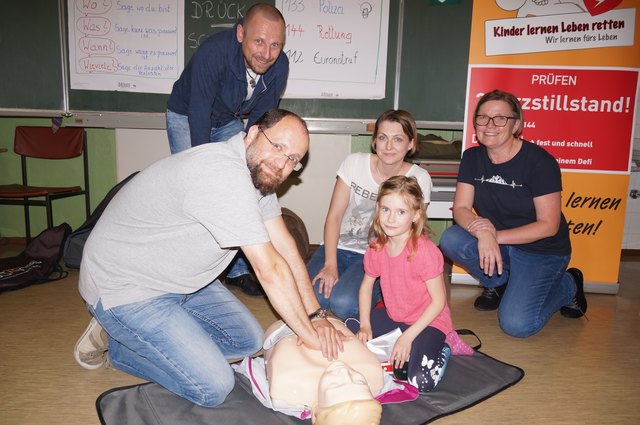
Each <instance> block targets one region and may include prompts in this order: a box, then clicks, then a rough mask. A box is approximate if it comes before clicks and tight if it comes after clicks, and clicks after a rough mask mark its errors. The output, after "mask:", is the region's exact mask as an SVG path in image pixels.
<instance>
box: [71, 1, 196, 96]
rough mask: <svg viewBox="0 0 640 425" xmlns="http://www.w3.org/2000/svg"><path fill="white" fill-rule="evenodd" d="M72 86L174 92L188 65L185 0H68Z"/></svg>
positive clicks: (109, 89) (86, 88) (85, 88)
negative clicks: (186, 59)
mask: <svg viewBox="0 0 640 425" xmlns="http://www.w3.org/2000/svg"><path fill="white" fill-rule="evenodd" d="M67 10H68V16H67V21H68V34H69V80H70V86H71V88H72V89H80V90H103V91H125V92H138V93H171V88H172V86H173V83H174V81H175V80H177V79H178V77H179V76H180V73H181V72H182V69H183V68H184V47H183V46H184V0H144V1H143V0H118V1H115V0H68V4H67Z"/></svg>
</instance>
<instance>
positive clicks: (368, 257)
mask: <svg viewBox="0 0 640 425" xmlns="http://www.w3.org/2000/svg"><path fill="white" fill-rule="evenodd" d="M410 245H411V244H410V243H408V244H407V246H405V248H404V249H403V250H402V252H401V253H400V254H398V255H397V256H395V257H390V256H389V254H388V253H387V250H386V248H385V247H382V248H381V249H379V250H374V249H373V248H371V247H369V248H367V251H366V253H365V255H364V271H365V273H366V274H367V276H370V277H374V278H377V277H379V278H380V287H381V289H382V296H383V298H384V305H385V307H386V308H387V313H388V314H389V317H390V318H391V319H392V320H394V321H396V322H402V323H406V324H408V325H412V324H414V323H415V322H416V320H418V318H419V317H420V315H422V313H423V312H424V310H425V309H426V308H427V307H428V306H429V305H430V304H431V294H429V291H428V289H427V283H426V282H427V280H429V279H433V278H434V277H437V276H438V275H439V274H442V271H443V266H444V260H443V258H442V253H441V252H440V250H439V249H438V247H437V246H436V245H435V244H434V243H433V242H432V241H431V240H430V239H429V238H427V237H426V236H421V237H420V238H419V239H418V249H417V251H416V253H415V255H414V256H413V257H412V258H409V254H410ZM430 326H433V327H435V328H437V329H440V330H441V331H442V332H444V334H445V335H446V334H448V333H449V332H451V331H452V330H453V325H452V323H451V312H450V310H449V305H448V304H447V303H446V300H445V306H444V308H443V309H442V311H441V312H440V314H439V315H438V316H437V317H436V318H435V319H434V320H433V321H432V322H431V324H430Z"/></svg>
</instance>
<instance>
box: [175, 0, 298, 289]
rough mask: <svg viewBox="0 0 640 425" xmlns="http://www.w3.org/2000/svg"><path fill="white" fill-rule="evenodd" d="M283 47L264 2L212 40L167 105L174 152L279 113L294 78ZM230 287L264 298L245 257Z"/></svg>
mask: <svg viewBox="0 0 640 425" xmlns="http://www.w3.org/2000/svg"><path fill="white" fill-rule="evenodd" d="M284 42H285V22H284V18H283V17H282V14H281V13H280V11H279V10H278V9H276V8H275V7H274V6H273V5H270V4H265V3H258V4H255V5H253V6H252V7H250V8H249V9H248V10H247V13H246V15H245V17H244V18H243V19H242V20H240V21H239V22H238V23H236V25H235V26H234V27H233V28H231V29H228V30H226V31H223V32H220V33H217V34H214V35H212V36H210V37H209V38H207V39H206V40H205V41H204V42H203V43H202V44H201V45H200V46H199V47H198V50H196V52H195V53H194V55H193V57H192V58H191V60H189V62H188V63H187V65H186V67H185V69H184V71H183V72H182V74H181V75H180V78H179V79H178V80H177V81H176V82H175V83H174V85H173V90H172V92H171V96H170V97H169V101H168V103H167V115H166V117H167V135H168V137H169V147H170V148H171V153H172V154H175V153H178V152H181V151H183V150H185V149H188V148H190V147H193V146H198V145H201V144H203V143H211V142H223V141H226V140H229V139H230V138H231V137H232V136H234V135H236V134H237V133H239V132H240V131H242V130H245V128H246V130H245V131H248V129H249V128H250V127H251V126H252V125H253V124H255V122H256V121H257V120H258V118H260V117H261V116H262V115H263V114H264V113H265V112H266V111H268V110H269V109H272V108H276V107H277V106H278V103H279V102H280V97H281V96H282V94H283V92H284V89H285V86H286V84H287V77H288V75H289V60H288V59H287V56H286V55H285V54H284V53H283V52H282V48H283V47H284ZM243 118H246V119H247V125H246V127H245V125H244V123H243V121H242V119H243ZM225 283H227V284H229V285H233V286H237V287H239V288H241V289H242V290H243V291H244V292H245V293H246V294H248V295H264V292H263V291H262V288H261V287H260V285H259V284H258V283H257V282H255V281H254V280H253V278H252V277H251V274H250V273H249V267H248V266H247V263H246V261H245V259H244V257H243V256H242V255H240V256H238V258H237V259H236V260H235V261H234V262H233V264H232V266H231V268H230V270H229V271H228V272H227V274H226V278H225Z"/></svg>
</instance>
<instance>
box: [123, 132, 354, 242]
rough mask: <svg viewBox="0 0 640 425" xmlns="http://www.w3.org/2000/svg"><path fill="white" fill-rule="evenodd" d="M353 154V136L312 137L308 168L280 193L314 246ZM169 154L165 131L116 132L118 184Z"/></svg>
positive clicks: (320, 234)
mask: <svg viewBox="0 0 640 425" xmlns="http://www.w3.org/2000/svg"><path fill="white" fill-rule="evenodd" d="M350 152H351V137H350V136H347V135H326V134H312V135H311V144H310V146H309V153H308V155H307V158H306V159H305V160H304V161H303V163H304V168H303V169H302V171H301V172H299V173H292V175H291V176H290V177H289V179H288V180H287V182H286V183H285V184H284V186H283V187H282V188H281V189H280V190H279V191H278V196H279V198H280V203H281V205H282V206H283V207H286V208H289V209H290V210H292V211H293V212H295V213H296V214H297V215H299V216H300V218H301V219H302V221H304V223H305V225H306V227H307V232H308V233H309V240H310V242H311V243H313V244H317V243H320V242H321V241H322V228H323V226H324V218H325V215H326V213H327V209H328V207H329V201H330V200H331V192H332V190H333V185H334V183H335V175H336V171H337V170H338V166H339V165H340V163H341V162H342V160H343V159H344V158H345V157H346V156H347V155H348V154H349V153H350ZM168 155H170V151H169V142H168V140H167V134H166V131H165V130H137V129H118V130H116V160H117V163H116V170H117V171H116V173H117V178H118V181H120V180H122V179H124V178H125V177H127V176H128V175H129V174H131V173H132V172H134V171H136V170H140V169H142V168H144V167H146V166H147V165H149V164H151V163H153V162H154V161H156V160H158V159H160V158H164V157H165V156H168Z"/></svg>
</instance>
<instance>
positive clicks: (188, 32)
mask: <svg viewBox="0 0 640 425" xmlns="http://www.w3.org/2000/svg"><path fill="white" fill-rule="evenodd" d="M258 2H259V1H258V0H249V1H247V2H245V3H246V4H243V6H238V3H237V2H228V3H225V2H206V1H193V2H185V3H186V4H185V62H186V61H188V60H189V58H191V56H192V55H193V52H194V51H195V49H196V48H197V46H198V45H199V41H200V40H202V39H204V38H205V37H207V36H208V35H210V34H214V33H216V32H218V31H222V30H225V29H227V28H229V27H231V26H233V24H235V22H236V21H237V19H238V18H239V17H240V16H242V15H239V14H242V13H243V12H246V10H247V9H248V8H249V7H250V6H251V5H252V4H254V3H258ZM234 5H235V7H233V6H234ZM397 37H398V3H397V2H395V1H392V4H391V5H390V16H389V49H388V54H387V80H386V95H385V98H384V99H381V100H355V99H354V100H331V99H283V100H282V101H281V102H280V107H282V108H285V109H289V110H291V111H294V112H296V113H297V114H299V115H301V116H303V117H306V118H310V117H313V118H374V119H375V118H376V117H377V116H378V115H380V113H381V112H383V111H385V110H386V109H390V108H392V107H393V96H394V79H395V63H396V50H397V49H396V44H397ZM167 99H168V95H159V94H141V93H127V92H104V91H92V90H71V91H70V92H69V103H70V105H71V110H77V111H85V110H90V111H132V112H163V111H164V110H165V109H166V102H167Z"/></svg>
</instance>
